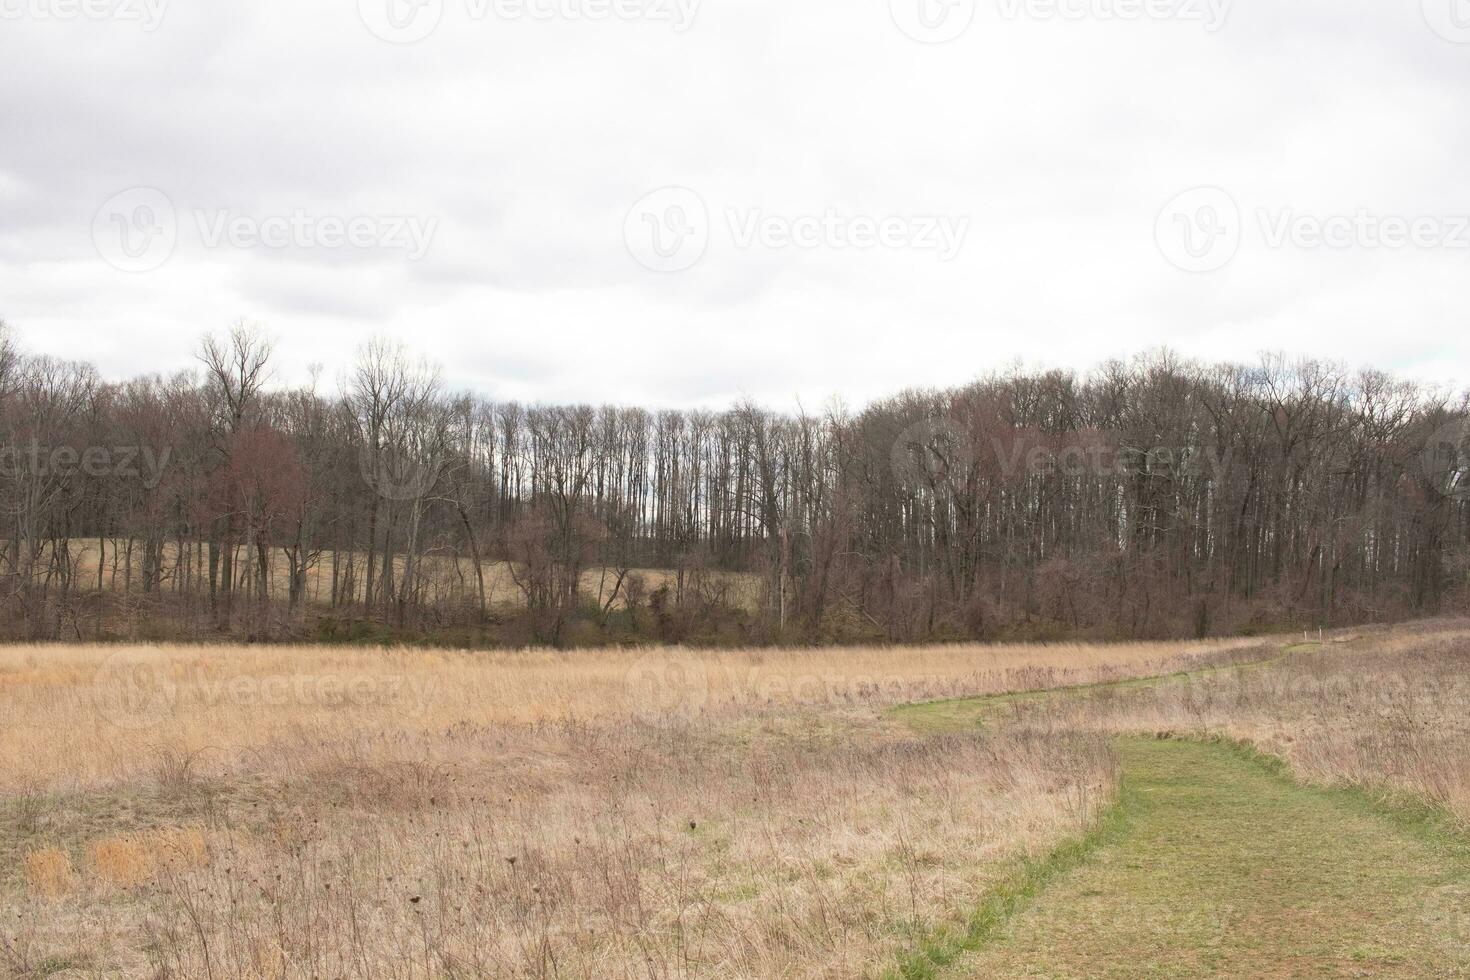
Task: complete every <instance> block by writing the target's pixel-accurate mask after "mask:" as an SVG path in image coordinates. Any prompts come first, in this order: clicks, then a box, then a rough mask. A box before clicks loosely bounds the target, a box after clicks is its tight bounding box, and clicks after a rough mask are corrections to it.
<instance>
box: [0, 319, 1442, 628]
mask: <svg viewBox="0 0 1470 980" xmlns="http://www.w3.org/2000/svg"><path fill="white" fill-rule="evenodd" d="M197 355H198V358H197V359H198V366H197V368H196V369H194V370H192V371H189V372H185V373H182V374H179V375H176V376H171V377H157V376H154V377H144V378H137V379H133V380H128V381H122V382H112V381H105V380H103V379H102V378H101V377H100V376H99V375H98V373H97V371H96V370H95V369H94V368H92V367H91V366H89V365H87V364H82V363H75V362H67V361H61V360H57V359H54V358H49V357H42V356H36V355H31V354H28V353H25V352H24V351H23V350H22V349H21V347H20V345H18V343H17V342H16V341H15V340H14V338H13V336H12V335H11V334H10V333H8V332H7V333H6V334H5V337H4V340H3V342H0V427H3V431H0V440H3V454H4V456H3V466H0V469H3V472H0V508H3V510H0V515H3V518H4V520H5V523H6V525H7V526H6V528H5V540H4V544H3V572H4V591H3V598H4V605H3V622H0V626H3V629H4V630H5V631H6V632H7V633H8V634H10V635H13V636H16V637H25V638H33V639H79V638H87V639H90V638H109V637H134V636H136V637H158V636H168V637H175V638H178V637H193V636H204V635H216V634H220V633H231V634H237V635H244V636H248V637H252V638H257V639H275V638H303V637H307V638H309V637H312V636H320V637H324V638H339V639H341V638H345V639H354V638H356V639H374V638H377V639H382V638H391V637H395V636H413V637H417V638H420V639H423V638H434V637H443V638H444V639H445V640H446V641H449V642H464V643H470V644H479V643H484V644H496V643H513V644H521V643H548V644H557V645H569V644H590V643H595V642H606V641H618V642H624V641H645V640H647V641H652V640H658V641H669V642H688V643H705V642H727V641H728V642H735V641H739V642H748V643H765V642H793V643H794V642H802V643H805V642H836V641H849V642H855V641H870V642H899V641H919V640H946V639H962V638H976V639H999V638H1034V639H1047V638H1056V637H1061V636H1068V635H1079V636H1097V637H1168V636H1178V635H1205V634H1207V633H1217V632H1233V631H1262V630H1267V629H1277V628H1285V627H1289V626H1290V627H1304V626H1317V625H1324V626H1332V625H1338V624H1343V623H1349V622H1357V621H1365V620H1379V621H1381V620H1387V619H1392V618H1395V617H1400V616H1406V615H1411V614H1413V615H1419V614H1425V613H1431V612H1436V611H1440V610H1442V609H1445V608H1446V607H1456V606H1457V607H1459V608H1463V605H1464V603H1465V601H1466V597H1467V593H1470V455H1467V452H1466V449H1467V438H1466V436H1467V433H1470V424H1467V419H1470V414H1467V408H1470V406H1467V403H1466V401H1465V399H1464V397H1463V395H1457V394H1451V393H1448V392H1444V391H1435V390H1431V389H1429V388H1427V387H1425V386H1423V385H1420V384H1417V383H1414V382H1410V381H1407V380H1403V379H1399V378H1395V377H1392V376H1390V375H1387V374H1383V373H1378V372H1372V371H1359V372H1353V371H1349V370H1347V369H1345V368H1342V367H1340V366H1337V365H1333V364H1329V363H1324V362H1318V361H1292V360H1288V359H1286V358H1283V357H1279V356H1267V357H1263V358H1262V359H1260V360H1259V361H1258V362H1256V363H1253V364H1250V365H1237V364H1213V365H1211V364H1199V363H1194V362H1190V361H1186V360H1183V359H1180V358H1178V357H1176V356H1174V355H1172V354H1169V353H1167V352H1159V353H1153V354H1150V355H1147V356H1143V357H1139V358H1136V359H1134V360H1132V361H1128V362H1112V363H1108V364H1105V365H1102V366H1100V367H1098V368H1097V369H1095V370H1093V371H1091V372H1088V373H1086V374H1085V375H1079V374H1075V373H1069V372H1061V371H1046V372H1028V371H1020V370H1013V371H1009V372H1005V373H992V374H988V375H985V376H982V377H981V378H979V379H978V380H976V381H975V382H973V383H972V384H969V385H966V386H964V387H962V388H957V389H952V390H943V391H934V390H925V391H911V392H905V393H903V394H899V395H896V396H894V397H892V398H889V399H886V400H883V401H881V402H878V403H875V404H872V405H870V406H867V407H866V408H863V409H861V410H856V409H849V408H845V407H843V406H840V405H833V406H829V407H827V408H826V409H825V410H823V411H822V412H821V413H819V414H816V413H810V412H807V411H796V412H791V413H784V412H780V411H776V410H773V409H771V408H769V407H764V406H758V405H755V404H750V403H742V404H737V405H735V406H732V407H731V408H729V409H728V410H724V411H676V410H657V411H656V410H651V409H645V408H638V407H628V406H597V407H594V406H587V405H565V406H558V405H526V404H520V403H516V402H496V401H493V400H489V399H487V398H486V397H484V396H482V395H478V394H470V393H459V392H454V391H451V390H449V389H448V387H447V386H446V385H445V383H444V382H443V380H442V377H441V375H440V373H439V371H438V370H437V369H436V368H435V367H434V366H433V365H430V364H427V363H425V362H423V361H421V360H418V359H415V358H414V357H413V356H412V355H411V354H410V353H409V352H407V351H406V350H404V349H402V348H400V347H397V346H395V345H393V344H391V343H388V342H384V341H373V342H369V343H368V344H366V345H364V347H363V348H362V349H361V350H360V351H358V352H357V354H356V357H355V360H354V361H353V362H352V363H350V364H342V365H335V366H333V370H335V371H338V372H340V376H338V377H334V378H332V379H331V380H327V379H326V378H324V377H322V373H321V372H317V373H316V374H315V375H314V376H313V380H312V382H311V383H310V384H308V385H307V386H305V387H302V388H297V389H292V388H288V387H284V386H281V385H279V384H277V383H275V380H274V379H275V375H274V373H273V366H274V364H275V357H274V352H273V349H272V344H271V343H270V341H269V340H268V338H267V336H266V334H264V333H263V332H262V331H261V330H259V329H258V328H253V327H250V326H245V325H241V326H238V327H236V328H234V329H233V330H231V331H229V332H228V333H225V334H222V335H218V336H212V337H207V338H205V339H204V340H203V341H202V342H201V343H200V346H199V349H198V351H197ZM84 543H85V544H84ZM492 580H504V581H505V582H508V583H509V585H508V586H507V587H506V588H504V589H499V590H497V589H496V588H494V587H493V581H492Z"/></svg>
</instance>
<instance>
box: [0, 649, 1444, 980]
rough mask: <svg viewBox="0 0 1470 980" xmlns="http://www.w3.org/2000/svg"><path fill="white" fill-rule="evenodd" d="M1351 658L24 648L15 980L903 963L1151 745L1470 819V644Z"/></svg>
mask: <svg viewBox="0 0 1470 980" xmlns="http://www.w3.org/2000/svg"><path fill="white" fill-rule="evenodd" d="M1336 639H1341V640H1345V642H1330V643H1327V644H1325V645H1323V646H1321V647H1320V648H1319V647H1318V646H1317V645H1315V644H1296V645H1295V646H1291V645H1289V644H1288V642H1287V641H1283V640H1273V641H1245V640H1231V641H1211V642H1201V643H1187V644H1122V645H1082V644H1077V645H1059V646H996V647H981V646H948V647H926V648H908V649H880V648H871V649H829V650H735V651H721V652H693V651H682V650H648V651H628V650H584V651H570V652H545V651H525V652H515V653H470V652H454V651H438V650H435V651H427V650H417V649H396V650H365V649H357V648H346V649H344V648H310V647H299V648H293V647H228V648H226V647H204V646H200V647H188V646H179V647H48V646H37V647H24V646H14V647H7V648H4V649H0V711H3V715H0V718H3V723H4V731H3V739H0V798H3V803H0V868H3V869H4V871H3V877H0V957H3V959H0V970H3V971H5V972H8V973H9V974H11V975H14V976H17V977H42V976H83V977H111V976H129V977H131V976H146V977H218V978H224V977H249V978H278V977H279V978H285V977H309V976H321V977H349V976H350V977H404V978H408V977H481V976H504V977H553V976H555V977H599V978H600V977H629V978H632V977H642V978H674V977H722V978H723V977H749V978H755V977H772V976H783V977H850V976H861V975H870V974H873V973H878V972H882V971H883V970H884V969H885V967H886V965H887V964H890V963H892V962H894V961H895V959H896V957H897V956H898V955H899V954H900V953H901V952H902V951H903V950H905V949H908V948H909V947H911V946H912V945H913V944H914V943H915V942H919V941H920V940H921V937H923V936H924V935H926V934H928V933H929V932H930V931H931V930H933V929H934V928H935V927H936V925H940V924H944V923H950V922H955V921H963V920H964V918H965V917H966V916H967V915H968V914H969V913H970V911H971V910H973V909H974V908H975V907H976V905H977V903H979V902H980V901H982V900H983V898H984V896H985V895H986V893H987V889H988V888H989V887H991V886H992V884H993V883H994V882H995V881H996V880H997V876H999V875H1002V874H1004V873H1005V869H1007V868H1008V867H1011V866H1012V864H1013V862H1014V859H1015V858H1016V857H1018V856H1021V855H1033V856H1040V855H1045V854H1047V853H1048V852H1049V851H1050V850H1051V849H1052V848H1053V847H1054V846H1055V845H1057V844H1058V843H1059V842H1061V841H1063V840H1065V839H1070V838H1074V837H1076V836H1077V835H1078V834H1080V833H1082V832H1084V831H1086V830H1087V829H1088V828H1090V827H1092V826H1093V825H1094V823H1095V822H1096V821H1097V819H1098V815H1099V814H1100V813H1101V812H1102V811H1103V810H1104V809H1105V808H1107V807H1108V806H1110V805H1111V803H1112V802H1113V801H1114V799H1115V797H1116V794H1117V790H1118V780H1119V765H1120V762H1119V755H1118V752H1117V748H1116V746H1115V744H1114V742H1113V736H1114V735H1116V734H1118V733H1125V732H1138V731H1147V732H1154V731H1171V732H1176V733H1180V734H1222V735H1228V736H1231V737H1235V738H1244V739H1250V740H1252V741H1254V742H1256V743H1257V744H1259V745H1261V746H1262V747H1263V748H1267V749H1269V750H1271V751H1275V752H1279V753H1280V754H1282V755H1283V756H1284V757H1285V758H1287V759H1288V760H1289V761H1290V762H1291V764H1292V765H1294V766H1296V767H1297V768H1298V769H1299V770H1300V771H1301V772H1302V773H1303V774H1305V775H1307V776H1309V777H1311V778H1315V779H1319V780H1322V781H1324V782H1332V781H1342V780H1350V781H1354V782H1356V783H1359V784H1362V785H1371V786H1378V787H1390V788H1394V789H1399V790H1406V791H1411V792H1414V793H1418V794H1421V795H1424V796H1428V797H1431V798H1432V799H1433V800H1434V801H1437V802H1439V803H1442V804H1443V805H1445V806H1448V807H1453V808H1458V809H1460V810H1461V812H1465V813H1466V815H1467V816H1470V808H1467V806H1466V803H1467V800H1470V795H1467V793H1466V788H1467V786H1470V779H1467V770H1466V767H1465V763H1464V760H1465V759H1466V758H1470V752H1467V751H1466V750H1467V749H1470V724H1467V722H1466V718H1467V712H1466V711H1465V710H1464V701H1463V693H1464V691H1463V687H1462V686H1461V683H1460V676H1461V675H1462V674H1463V673H1464V668H1465V666H1466V651H1467V650H1470V624H1450V625H1446V624H1436V625H1434V626H1432V627H1425V628H1419V629H1399V630H1394V631H1370V632H1364V633H1361V634H1354V635H1351V636H1346V637H1338V638H1336ZM1185 672H1187V673H1188V676H1180V675H1181V674H1184V673H1185ZM1150 678H1155V680H1150ZM1062 688H1074V689H1077V690H1074V691H1073V692H1072V693H1071V694H1070V695H1063V694H1057V693H1054V692H1056V691H1057V690H1058V689H1062ZM1016 692H1020V693H1019V694H1018V693H1016ZM986 696H991V697H988V698H987V697H986ZM977 698H980V699H981V700H978V701H977V700H974V699H977ZM967 699H968V700H967ZM913 702H929V703H930V705H929V707H928V708H926V709H924V711H925V712H930V713H933V714H935V715H937V716H943V717H946V718H961V717H962V714H963V712H965V711H969V710H972V707H971V706H974V705H982V706H984V711H983V714H982V713H977V714H976V715H975V716H974V717H973V718H970V719H969V720H968V721H965V723H964V724H962V725H959V726H957V727H956V726H954V725H949V726H946V727H947V728H948V729H950V730H945V731H940V730H939V729H938V728H934V729H929V730H926V729H925V728H924V726H923V725H917V726H916V725H915V724H914V722H915V720H916V719H915V718H914V717H912V716H911V714H912V713H911V712H904V711H897V712H895V711H894V710H893V709H895V708H897V707H898V706H901V705H905V704H910V703H913ZM971 722H979V724H973V723H971Z"/></svg>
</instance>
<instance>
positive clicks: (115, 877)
mask: <svg viewBox="0 0 1470 980" xmlns="http://www.w3.org/2000/svg"><path fill="white" fill-rule="evenodd" d="M208 863H209V851H208V848H207V847H206V845H205V838H204V831H203V830H202V829H200V828H199V827H161V828H157V829H153V830H146V831H141V832H139V833H133V834H118V835H114V836H109V837H103V838H100V839H98V840H94V841H92V842H91V843H90V844H88V845H87V868H88V870H89V871H91V873H92V874H94V875H96V876H97V878H98V879H100V880H101V881H104V882H106V883H107V884H109V885H113V886H115V887H118V888H132V887H135V886H137V885H141V884H143V883H144V882H147V881H152V880H154V879H155V878H157V877H158V876H159V875H164V874H177V873H179V872H183V871H188V870H191V869H194V868H200V867H203V866H204V865H206V864H208Z"/></svg>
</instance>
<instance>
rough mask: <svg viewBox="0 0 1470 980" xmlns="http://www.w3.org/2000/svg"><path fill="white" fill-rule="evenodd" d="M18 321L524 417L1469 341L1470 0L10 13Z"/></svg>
mask: <svg viewBox="0 0 1470 980" xmlns="http://www.w3.org/2000/svg"><path fill="white" fill-rule="evenodd" d="M0 64H3V66H4V67H3V68H0V72H3V79H4V84H3V85H0V317H3V318H4V319H5V320H6V321H8V322H9V323H10V324H11V325H12V326H13V327H14V328H15V329H16V330H17V331H18V332H19V334H20V336H21V338H22V341H23V343H24V345H25V346H26V347H28V348H29V349H32V350H39V351H45V352H49V353H55V354H58V355H66V356H71V357H78V358H85V359H88V360H91V361H93V362H95V363H96V364H97V365H98V366H99V367H100V368H101V370H102V372H103V373H104V375H106V376H108V377H113V378H119V377H124V376H129V375H133V374H138V373H143V372H151V371H163V372H169V371H172V370H175V369H178V368H181V367H187V366H189V365H190V363H191V357H190V354H191V351H192V350H193V349H194V347H195V346H196V343H197V340H198V337H199V335H200V334H201V333H202V332H204V331H206V330H215V329H220V328H223V327H226V326H228V325H229V324H230V323H231V322H233V321H236V320H240V319H246V320H251V321H256V322H258V323H260V324H263V325H264V326H265V327H266V328H267V329H268V330H269V331H270V332H271V333H273V334H274V335H275V336H276V337H277V338H278V341H279V343H278V351H279V363H280V375H281V378H282V380H284V381H289V382H294V381H297V380H300V379H302V378H304V377H305V376H306V372H307V366H308V365H309V364H311V363H314V362H316V363H321V364H323V365H325V367H326V373H327V377H328V378H329V379H331V378H335V377H336V376H337V374H338V373H339V371H340V370H341V369H342V368H343V367H344V366H345V365H346V364H347V363H348V362H349V361H350V359H351V357H352V352H353V350H354V348H355V347H356V346H357V345H358V344H360V343H361V342H363V341H364V340H365V339H367V338H369V337H371V336H373V335H388V336H393V337H398V338H401V339H403V340H405V341H406V342H408V343H409V344H410V345H411V346H412V347H413V348H415V349H417V350H419V351H421V352H423V353H424V354H426V355H427V356H429V357H430V358H431V359H434V360H437V361H440V362H442V363H443V364H444V366H445V369H446V376H447V378H448V379H449V380H450V381H451V382H453V383H454V384H455V385H456V386H462V387H470V388H474V389H476V390H478V391H481V392H483V393H485V394H487V395H492V396H496V397H517V398H523V399H529V400H534V401H594V402H600V401H615V402H631V403H641V404H649V405H659V406H664V405H667V406H695V405H701V406H721V405H725V404H728V403H729V402H730V401H731V400H732V399H735V398H738V397H741V396H746V395H749V396H753V397H755V398H757V399H759V400H761V401H764V402H767V403H769V404H772V405H776V406H789V405H791V404H793V403H794V401H795V399H797V398H801V399H802V400H803V401H804V402H805V403H806V404H808V405H809V406H810V405H814V404H820V403H821V402H822V401H824V400H825V399H826V398H828V397H829V396H832V395H841V396H843V397H844V398H845V399H846V400H847V401H848V402H849V403H850V404H861V403H863V402H864V401H866V400H868V399H871V398H873V397H876V396H880V395H883V394H887V393H891V392H893V391H896V390H898V389H901V388H904V387H907V386H911V385H939V384H948V383H954V382H962V381H964V380H967V379H969V378H971V377H974V376H976V375H978V374H981V373H984V372H987V371H989V370H992V369H995V368H1000V367H1004V366H1006V365H1007V364H1009V363H1012V362H1014V361H1016V360H1017V359H1019V360H1021V361H1022V362H1024V363H1025V364H1028V365H1046V366H1053V365H1056V366H1075V367H1085V366H1088V365H1091V364H1093V363H1095V362H1097V361H1099V360H1102V359H1106V358H1109V357H1117V356H1127V355H1130V354H1133V353H1136V352H1138V351H1141V350H1146V349H1149V348H1153V347H1157V346H1160V345H1168V346H1170V347H1172V348H1174V349H1176V350H1178V351H1180V352H1182V353H1185V354H1188V355H1194V356H1198V357H1202V358H1207V359H1217V358H1229V359H1253V358H1254V357H1255V355H1256V354H1257V352H1259V351H1262V350H1265V349H1272V350H1284V351H1287V352H1290V353H1301V354H1313V355H1319V356H1325V357H1330V358H1333V359H1339V360H1342V361H1345V362H1347V363H1348V364H1350V365H1352V366H1359V365H1364V364H1374V365H1378V366H1381V367H1385V368H1391V369H1394V370H1397V371H1401V372H1404V373H1408V374H1411V375H1414V376H1417V377H1420V378H1424V379H1427V380H1431V381H1437V382H1446V383H1448V382H1462V381H1463V380H1465V376H1466V374H1467V372H1466V370H1465V369H1466V367H1467V365H1470V331H1467V329H1466V328H1467V326H1470V317H1467V314H1466V310H1467V300H1470V171H1467V161H1470V98H1467V97H1470V0H1422V2H1421V0H1388V2H1385V0H1331V2H1328V0H1289V2H1285V0H1235V2H1233V3H1231V2H1229V0H978V2H972V0H891V2H890V0H704V2H698V0H580V2H579V0H361V2H359V0H251V2H250V3H242V2H239V0H231V2H225V0H173V2H168V0H0Z"/></svg>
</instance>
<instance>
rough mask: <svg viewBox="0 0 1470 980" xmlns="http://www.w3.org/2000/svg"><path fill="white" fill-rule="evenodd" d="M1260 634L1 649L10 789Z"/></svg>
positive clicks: (1222, 656) (990, 674) (1046, 683)
mask: <svg viewBox="0 0 1470 980" xmlns="http://www.w3.org/2000/svg"><path fill="white" fill-rule="evenodd" d="M1258 644H1259V641H1248V640H1223V641H1208V642H1197V643H1187V644H1175V643H1134V644H1114V645H1107V644H1058V645H1052V646H1044V645H1010V646H981V645H956V646H934V647H910V648H882V647H858V648H852V647H849V648H838V649H811V650H789V649H786V650H769V649H760V650H728V651H700V652H693V651H685V650H678V649H649V650H623V649H619V650H575V651H565V652H557V651H546V650H534V651H522V652H496V653H487V652H468V651H444V650H423V649H363V648H319V647H243V646H161V647H160V646H154V647H139V646H119V647H110V646H65V647H58V646H12V647H4V648H0V711H3V713H4V714H3V717H4V719H5V725H6V737H5V739H4V740H3V742H0V790H3V789H5V788H7V787H10V788H14V787H17V786H18V785H19V784H20V783H21V782H22V781H24V782H28V783H29V782H35V781H37V780H39V781H41V783H42V784H43V785H66V784H72V785H98V784H105V783H110V782H119V781H121V782H131V781H135V780H137V779H139V778H142V777H145V776H149V775H151V774H152V773H153V770H154V769H155V768H156V767H157V766H159V765H160V764H162V760H163V757H164V756H165V755H166V754H172V756H173V757H175V758H195V759H197V767H200V768H202V769H203V770H205V771H213V772H216V773H225V774H227V773H230V772H233V771H236V770H237V769H238V768H239V766H241V765H244V764H248V763H249V762H250V760H251V759H253V758H255V757H256V754H257V753H258V752H259V751H260V750H262V749H264V748H266V747H268V746H271V745H272V744H273V743H276V742H279V741H282V740H287V739H289V740H292V741H294V742H304V743H307V744H313V745H317V746H320V747H321V749H320V751H328V747H330V746H333V745H343V744H351V742H352V741H353V740H354V739H355V738H357V737H358V736H359V735H361V733H364V732H385V731H394V732H400V733H403V736H404V737H413V736H414V735H415V734H416V733H419V732H440V731H444V730H448V729H452V728H454V727H455V726H461V725H517V724H520V725H527V724H537V723H546V722H594V721H595V722H600V723H605V722H628V721H632V720H636V721H639V722H642V723H646V724H662V723H666V722H670V721H674V722H678V721H692V720H699V719H705V718H723V719H730V718H735V717H739V716H744V715H750V714H753V713H760V712H769V711H790V710H813V711H832V710H842V709H851V708H858V707H884V706H887V705H892V704H899V703H904V702H910V701H920V700H932V699H936V698H951V697H965V696H974V695H979V694H989V693H996V692H1000V691H1010V690H1035V689H1043V688H1050V687H1059V686H1064V685H1071V684H1083V683H1093V682H1096V681H1103V680H1116V679H1121V678H1127V677H1138V676H1148V675H1152V674H1159V673H1169V672H1172V671H1175V670H1182V669H1189V668H1193V667H1197V666H1201V665H1204V664H1208V663H1213V662H1217V661H1228V660H1229V659H1230V658H1232V657H1237V656H1245V657H1252V656H1257V655H1258V654H1254V653H1253V652H1252V651H1253V650H1255V649H1256V648H1257V646H1258Z"/></svg>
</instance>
